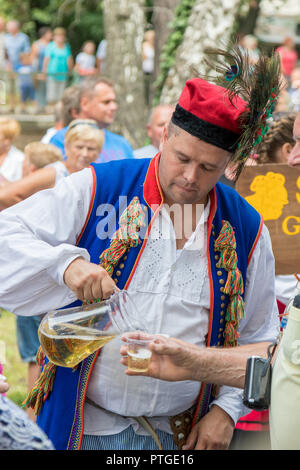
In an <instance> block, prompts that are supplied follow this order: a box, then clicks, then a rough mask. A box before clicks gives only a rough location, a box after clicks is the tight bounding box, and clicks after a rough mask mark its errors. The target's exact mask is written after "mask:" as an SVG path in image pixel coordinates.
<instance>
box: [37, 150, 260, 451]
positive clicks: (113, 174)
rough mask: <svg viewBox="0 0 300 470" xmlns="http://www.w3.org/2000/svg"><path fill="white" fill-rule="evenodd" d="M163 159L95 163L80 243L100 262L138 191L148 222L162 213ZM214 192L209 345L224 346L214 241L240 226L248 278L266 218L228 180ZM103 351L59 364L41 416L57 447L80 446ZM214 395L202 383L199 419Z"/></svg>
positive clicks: (122, 266) (125, 276)
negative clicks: (74, 364) (227, 227)
mask: <svg viewBox="0 0 300 470" xmlns="http://www.w3.org/2000/svg"><path fill="white" fill-rule="evenodd" d="M158 163H159V155H157V156H156V157H155V158H154V159H152V160H148V159H137V160H120V161H114V162H110V163H105V164H94V165H92V171H93V178H94V190H93V195H92V199H91V205H90V211H89V215H88V217H87V220H86V221H85V224H84V227H83V230H82V233H81V234H80V237H79V238H78V240H77V245H78V246H79V247H83V248H86V249H87V250H88V252H89V253H90V256H91V261H92V262H93V263H97V264H98V263H99V256H100V254H101V253H102V252H103V251H104V250H105V249H107V248H108V247H109V244H110V241H111V240H110V237H111V236H112V235H113V233H114V232H115V230H117V229H118V227H119V225H118V221H119V217H120V215H121V214H122V213H123V211H124V209H126V207H127V206H128V205H129V204H130V202H131V201H132V199H133V198H134V197H136V196H137V197H138V198H139V201H140V203H141V205H142V206H144V208H145V215H146V217H148V220H147V224H148V226H149V224H151V222H152V221H153V219H154V218H155V217H156V215H157V213H158V212H159V207H160V205H161V204H162V203H163V196H162V191H161V188H160V186H159V182H158ZM210 198H211V208H210V214H209V218H208V226H207V233H208V237H207V243H208V245H207V248H208V249H207V262H208V273H209V280H210V287H211V292H210V296H211V308H210V321H209V331H208V335H207V346H222V344H223V330H224V326H225V312H226V308H227V305H228V301H229V296H228V295H226V294H224V292H223V286H224V282H225V281H226V279H227V272H226V271H225V270H224V269H220V268H218V267H217V266H216V263H217V259H218V254H217V253H216V252H215V251H214V241H215V240H216V238H217V237H218V235H219V232H220V230H221V228H222V223H223V221H224V220H226V221H228V222H229V223H230V224H231V226H232V227H233V229H234V233H235V238H236V245H237V247H236V252H237V257H238V268H239V270H240V271H241V274H242V277H243V280H244V284H246V282H245V281H246V272H247V266H248V263H249V260H250V258H251V255H252V252H253V250H254V247H255V244H256V242H257V239H258V237H259V235H260V231H261V227H262V221H261V217H260V215H259V214H258V213H257V212H256V211H255V210H254V209H253V208H252V207H251V206H250V205H249V204H248V203H247V202H246V201H245V200H244V199H243V198H241V197H240V196H239V195H238V193H237V192H236V191H235V190H233V189H232V188H229V187H228V186H225V185H223V184H221V183H218V184H217V185H216V186H215V188H213V190H212V191H211V193H210ZM153 207H154V210H153ZM112 209H114V210H112ZM115 214H116V216H115ZM147 228H148V227H146V228H145V230H146V229H147ZM103 233H105V234H106V233H108V234H109V235H110V237H107V236H102V235H103ZM144 235H145V232H144V233H142V232H141V240H142V243H141V244H140V245H138V246H137V247H134V248H131V249H130V251H129V252H128V253H126V256H125V257H123V259H121V260H120V261H119V265H118V266H116V268H115V270H114V274H113V278H114V279H115V281H116V282H117V285H118V287H119V288H121V289H123V288H124V289H126V288H127V286H128V285H129V283H130V280H131V278H132V276H133V274H134V271H135V268H136V266H137V264H138V262H139V258H140V256H141V254H142V252H143V249H144V247H145V244H146V237H144ZM77 303H79V302H77ZM73 305H75V304H72V306H73ZM99 352H100V351H97V352H95V353H94V354H92V355H91V356H89V357H88V358H87V359H85V360H84V361H83V362H82V363H81V364H80V365H79V367H78V368H77V369H76V371H73V370H72V369H70V368H64V367H57V371H56V377H55V381H54V387H53V390H52V392H51V393H50V394H49V396H48V397H47V399H46V400H45V401H44V403H43V406H42V410H41V413H40V415H39V416H38V424H39V426H40V427H41V428H42V429H43V430H44V431H45V432H46V434H47V435H48V436H49V438H50V439H51V440H52V442H53V444H54V446H55V448H56V449H57V450H65V449H79V448H80V445H81V439H82V435H83V408H84V400H85V395H86V391H87V386H88V382H89V377H90V374H91V372H92V369H93V365H94V363H95V361H96V359H97V357H98V355H99ZM210 399H211V387H208V386H206V385H205V384H202V387H201V391H200V395H199V400H198V405H197V411H196V413H197V419H199V418H200V417H201V416H203V414H205V413H206V412H207V407H208V404H209V401H210Z"/></svg>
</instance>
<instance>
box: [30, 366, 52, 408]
mask: <svg viewBox="0 0 300 470" xmlns="http://www.w3.org/2000/svg"><path fill="white" fill-rule="evenodd" d="M55 372H56V365H55V364H53V363H52V362H48V363H47V364H46V365H45V367H44V369H43V371H42V373H41V375H40V377H39V379H38V380H37V381H36V382H35V384H34V386H33V388H32V390H31V391H30V392H29V394H28V396H27V398H26V399H25V400H24V402H23V403H22V405H23V406H24V407H27V408H29V407H30V408H33V409H34V412H35V414H36V415H38V414H39V413H40V411H41V407H42V404H43V402H44V400H46V398H47V396H48V395H49V393H50V392H51V391H52V388H53V383H54V379H55Z"/></svg>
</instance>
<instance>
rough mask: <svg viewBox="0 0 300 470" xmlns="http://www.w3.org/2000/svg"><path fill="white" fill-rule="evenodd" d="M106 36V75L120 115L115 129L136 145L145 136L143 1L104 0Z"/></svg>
mask: <svg viewBox="0 0 300 470" xmlns="http://www.w3.org/2000/svg"><path fill="white" fill-rule="evenodd" d="M103 12H104V25H105V31H106V39H107V56H106V75H107V76H108V77H109V78H111V79H112V80H113V82H114V84H115V91H116V95H117V100H118V111H117V117H116V121H115V123H114V125H113V126H112V130H113V131H114V132H117V133H119V134H121V135H123V136H124V137H125V138H126V139H127V140H128V141H129V142H130V143H131V144H132V146H133V147H134V148H137V147H140V146H142V145H144V143H145V139H146V118H147V109H146V105H145V86H144V74H143V70H142V43H143V38H144V30H145V15H144V0H118V1H116V0H103Z"/></svg>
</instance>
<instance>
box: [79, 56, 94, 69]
mask: <svg viewBox="0 0 300 470" xmlns="http://www.w3.org/2000/svg"><path fill="white" fill-rule="evenodd" d="M75 62H76V64H78V65H79V67H80V68H81V69H84V70H89V69H94V68H95V64H96V57H95V56H94V55H92V54H87V53H86V52H80V53H79V54H78V55H77V56H76V60H75Z"/></svg>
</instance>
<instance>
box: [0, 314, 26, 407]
mask: <svg viewBox="0 0 300 470" xmlns="http://www.w3.org/2000/svg"><path fill="white" fill-rule="evenodd" d="M0 362H1V363H2V365H3V368H4V371H3V374H4V375H5V377H6V378H7V382H8V384H9V385H10V389H9V391H8V392H7V396H8V398H10V399H11V400H12V401H13V402H14V403H16V404H17V405H21V403H22V401H23V400H24V399H25V397H26V395H27V368H28V366H27V364H25V363H24V362H22V360H21V358H20V354H19V350H18V345H17V335H16V317H15V315H13V314H12V313H9V312H7V311H5V310H1V309H0Z"/></svg>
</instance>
